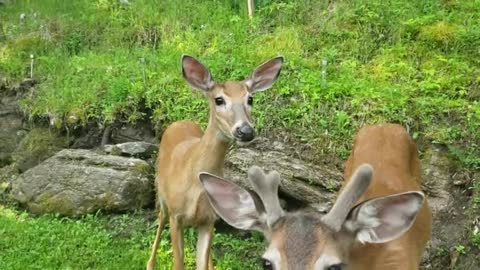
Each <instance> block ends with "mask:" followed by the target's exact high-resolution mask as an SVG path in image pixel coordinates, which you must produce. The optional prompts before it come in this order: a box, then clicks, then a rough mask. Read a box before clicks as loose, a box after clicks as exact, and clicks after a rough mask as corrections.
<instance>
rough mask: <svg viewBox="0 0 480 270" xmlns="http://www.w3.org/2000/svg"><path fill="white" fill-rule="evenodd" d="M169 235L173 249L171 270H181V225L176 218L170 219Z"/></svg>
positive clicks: (182, 266) (182, 267)
mask: <svg viewBox="0 0 480 270" xmlns="http://www.w3.org/2000/svg"><path fill="white" fill-rule="evenodd" d="M170 235H171V238H172V249H173V269H175V270H183V269H184V265H183V225H182V224H181V222H180V221H179V220H178V219H177V218H176V217H170Z"/></svg>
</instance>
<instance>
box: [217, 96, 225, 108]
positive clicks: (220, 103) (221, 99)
mask: <svg viewBox="0 0 480 270" xmlns="http://www.w3.org/2000/svg"><path fill="white" fill-rule="evenodd" d="M215 104H216V105H217V106H221V105H224V104H225V99H223V97H217V98H215Z"/></svg>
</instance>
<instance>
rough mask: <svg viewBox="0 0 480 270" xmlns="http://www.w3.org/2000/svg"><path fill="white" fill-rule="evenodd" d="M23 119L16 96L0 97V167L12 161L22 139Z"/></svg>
mask: <svg viewBox="0 0 480 270" xmlns="http://www.w3.org/2000/svg"><path fill="white" fill-rule="evenodd" d="M22 130H23V121H22V117H21V115H19V114H18V113H17V101H16V99H15V97H2V98H0V167H1V166H2V165H5V164H8V163H10V161H11V158H12V153H13V152H14V151H15V149H16V148H17V146H18V144H19V143H20V140H21V139H22V136H21V135H22V133H21V132H20V131H22Z"/></svg>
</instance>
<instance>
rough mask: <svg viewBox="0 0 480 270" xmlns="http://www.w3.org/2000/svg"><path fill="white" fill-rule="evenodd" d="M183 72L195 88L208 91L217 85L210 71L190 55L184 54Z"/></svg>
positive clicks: (184, 76)
mask: <svg viewBox="0 0 480 270" xmlns="http://www.w3.org/2000/svg"><path fill="white" fill-rule="evenodd" d="M182 74H183V78H184V79H185V80H186V81H187V82H188V84H190V86H192V87H193V88H195V89H199V90H203V91H208V90H210V89H212V87H213V86H214V85H215V82H214V81H213V79H212V75H211V74H210V71H208V69H207V68H206V67H205V66H204V65H203V64H202V63H200V61H198V60H197V59H195V58H193V57H192V56H190V55H183V56H182Z"/></svg>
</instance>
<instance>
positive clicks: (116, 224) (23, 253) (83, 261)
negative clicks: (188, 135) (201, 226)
mask: <svg viewBox="0 0 480 270" xmlns="http://www.w3.org/2000/svg"><path fill="white" fill-rule="evenodd" d="M154 231H155V228H154V224H153V223H151V222H149V221H147V220H145V213H137V214H133V215H123V216H104V215H97V216H87V217H85V218H82V219H79V220H72V219H67V218H60V217H54V216H42V217H38V218H32V217H30V216H29V215H28V214H27V213H24V212H20V211H16V210H13V209H12V208H11V207H4V206H2V205H1V204H0V269H9V270H17V269H52V270H53V269H55V270H57V269H82V270H83V269H125V270H127V269H128V270H133V269H145V264H146V262H147V260H148V257H149V255H150V245H151V243H152V241H153V237H154ZM167 236H168V233H167V231H165V233H164V234H163V239H162V241H161V244H160V247H159V251H158V259H157V262H158V268H157V269H162V270H166V269H171V267H172V259H171V257H172V251H171V249H170V241H169V239H168V237H167ZM185 243H186V249H185V256H186V265H187V267H188V268H189V269H190V268H191V269H193V267H194V263H195V255H194V254H195V253H194V252H195V249H194V247H195V234H194V231H193V230H188V231H187V233H186V236H185ZM214 247H215V249H214V258H215V261H216V263H215V265H216V267H217V268H216V269H219V270H222V269H223V270H225V269H238V270H240V269H257V267H258V265H259V264H258V256H259V253H260V249H261V248H262V244H261V238H259V237H257V236H255V237H253V238H247V239H240V238H239V237H238V236H230V235H227V234H217V236H216V237H215V241H214Z"/></svg>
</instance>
